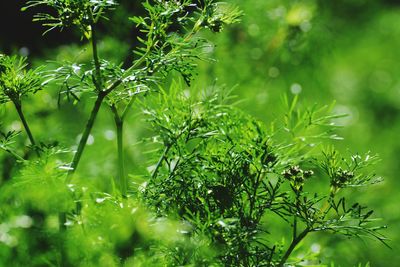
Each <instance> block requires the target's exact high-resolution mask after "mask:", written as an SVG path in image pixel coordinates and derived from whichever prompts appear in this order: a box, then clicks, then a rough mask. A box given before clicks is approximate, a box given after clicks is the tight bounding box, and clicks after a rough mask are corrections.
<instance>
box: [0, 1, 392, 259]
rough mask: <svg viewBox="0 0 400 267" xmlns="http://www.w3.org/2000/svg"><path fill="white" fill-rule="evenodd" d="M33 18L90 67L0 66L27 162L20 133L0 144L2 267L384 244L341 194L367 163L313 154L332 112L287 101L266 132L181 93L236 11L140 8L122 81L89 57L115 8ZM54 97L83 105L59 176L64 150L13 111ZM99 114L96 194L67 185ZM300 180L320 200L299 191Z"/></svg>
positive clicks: (330, 128)
mask: <svg viewBox="0 0 400 267" xmlns="http://www.w3.org/2000/svg"><path fill="white" fill-rule="evenodd" d="M38 6H45V7H47V8H50V10H51V11H49V13H43V14H42V13H40V14H38V15H37V16H36V17H35V18H34V20H35V21H39V22H42V24H43V25H44V26H46V27H48V30H47V31H50V30H54V29H61V30H62V29H64V28H69V27H73V28H76V29H77V30H78V32H79V33H80V36H81V39H82V40H85V41H87V42H88V43H89V44H90V46H91V56H92V60H91V61H90V62H57V64H59V67H58V68H56V69H54V70H48V69H46V70H45V68H44V67H43V68H38V69H30V68H28V65H27V63H26V62H27V59H26V58H23V57H22V58H18V57H15V56H7V55H1V56H0V103H1V104H5V103H7V102H11V103H12V104H13V106H14V108H15V109H16V111H17V114H18V116H19V118H20V120H21V122H22V124H23V126H24V129H25V132H26V134H27V136H28V139H29V141H30V145H29V148H30V149H33V150H34V151H35V152H36V155H35V156H32V155H30V153H29V151H28V153H26V154H25V155H20V154H19V150H18V149H17V148H15V147H14V145H15V143H14V141H15V140H17V139H18V137H19V132H15V131H4V132H1V140H0V148H1V149H2V150H3V151H5V152H7V153H8V154H10V155H11V156H12V157H14V158H15V159H16V161H17V162H18V163H19V165H18V167H19V169H18V171H17V172H16V173H15V174H14V176H13V177H12V180H11V181H9V182H8V183H6V184H5V185H3V186H2V187H1V188H0V190H1V194H0V196H1V197H0V201H1V203H2V205H4V206H5V208H4V209H2V210H1V211H0V263H1V264H2V265H7V266H21V265H31V266H44V265H45V266H186V265H187V266H279V267H280V266H292V265H296V264H300V262H296V260H295V259H294V257H292V256H293V254H294V250H295V249H296V248H298V247H299V246H300V247H301V244H302V242H303V240H304V239H305V238H306V237H307V236H309V235H310V234H312V233H315V232H333V233H337V234H344V235H346V236H350V237H362V236H368V237H373V238H375V239H378V240H379V241H381V242H383V243H384V244H386V242H385V237H384V236H383V235H382V234H381V233H380V230H381V229H382V228H383V227H382V226H380V225H377V224H375V223H374V220H373V219H371V215H372V211H370V210H368V209H367V208H366V207H364V206H361V205H360V204H358V203H351V200H349V199H348V196H347V195H346V193H345V191H346V190H347V189H348V188H350V187H359V186H366V185H370V184H373V183H375V182H378V181H379V177H377V176H375V174H371V173H370V172H369V170H368V167H369V166H370V165H371V164H373V163H374V162H375V161H376V156H373V155H370V154H367V155H358V154H356V155H352V156H350V157H349V158H348V159H346V158H343V157H341V156H340V155H339V153H338V152H337V151H336V150H335V149H334V148H325V149H321V147H322V143H323V142H325V141H326V140H328V139H339V137H338V136H337V135H335V132H334V130H335V128H336V126H335V125H334V124H333V121H334V120H335V119H336V118H338V117H340V116H339V115H332V114H331V110H332V109H331V108H332V107H330V106H329V107H328V106H324V107H321V108H318V107H317V106H312V107H311V108H306V109H301V108H299V107H298V103H297V100H298V99H297V97H295V98H294V99H293V100H292V101H289V100H288V99H287V98H285V99H284V104H285V106H286V112H285V113H284V116H283V117H282V118H278V119H277V120H276V121H275V122H274V123H271V125H270V126H267V125H264V124H263V123H261V122H259V121H257V120H256V119H255V118H253V117H251V116H249V115H247V114H245V113H244V112H243V111H241V110H240V109H239V108H237V107H236V106H235V105H234V103H233V100H234V98H233V97H232V96H231V95H230V94H229V93H228V92H226V91H225V90H222V89H218V88H216V87H213V88H211V89H207V90H198V91H196V90H194V89H186V87H189V86H190V85H191V83H192V80H193V78H194V76H195V70H196V62H197V61H198V60H209V59H208V55H207V53H206V51H207V47H208V46H210V44H209V43H208V42H207V40H205V39H203V38H201V35H200V32H201V31H202V30H204V29H209V30H211V31H212V32H216V33H218V32H220V31H221V30H222V29H223V27H224V25H227V24H232V23H236V22H238V20H239V18H240V16H241V15H242V14H241V12H240V11H239V9H237V8H236V7H234V6H232V5H230V4H228V3H223V2H216V1H214V0H204V1H198V0H180V1H164V0H160V1H150V0H148V1H143V11H144V13H145V15H143V16H139V15H138V16H133V17H131V18H130V21H131V22H132V23H134V25H135V26H136V27H137V28H138V29H139V30H140V31H139V32H140V34H139V36H137V40H138V43H139V44H138V46H137V47H136V48H135V49H134V50H133V51H132V53H134V55H135V56H134V59H133V61H132V62H131V64H130V65H129V66H128V67H124V68H123V67H122V66H123V64H122V63H120V62H113V61H111V60H110V61H108V60H107V59H105V58H103V57H102V56H101V54H100V53H99V49H98V42H99V37H98V33H99V32H98V29H99V23H100V21H101V20H102V19H106V18H107V14H108V13H109V12H112V10H113V9H115V8H117V7H118V4H117V3H116V2H115V1H112V0H100V1H94V0H84V1H72V0H32V1H28V2H27V5H26V7H25V8H24V9H27V8H36V7H38ZM47 31H46V32H47ZM177 74H179V77H180V78H179V77H178V78H177V77H175V75H177ZM170 78H172V80H173V82H170V83H168V82H167V81H168V80H169V79H170ZM181 80H182V81H181ZM54 85H57V86H60V87H61V88H62V89H61V90H60V95H59V101H61V100H63V99H64V98H66V99H67V100H71V101H75V102H80V101H81V99H83V98H82V96H83V95H84V94H88V95H90V96H94V98H95V102H94V104H93V108H92V110H91V112H90V114H89V118H88V120H87V123H86V126H85V128H84V129H83V131H82V135H81V137H80V140H79V143H78V146H77V150H76V151H74V156H73V159H72V161H71V162H70V163H67V164H66V163H65V162H64V161H65V158H66V156H65V154H68V153H69V150H68V149H64V148H63V147H62V146H61V145H59V144H58V143H50V144H46V143H44V142H39V143H38V142H37V141H36V139H35V138H34V135H33V133H32V131H31V130H30V128H29V126H28V123H27V120H26V118H25V115H24V112H23V110H22V100H23V98H24V97H28V96H31V95H33V94H35V93H36V92H38V91H39V90H41V89H43V88H44V87H46V86H49V87H50V86H54ZM183 88H185V90H183ZM135 102H137V103H135ZM103 105H104V106H107V108H108V110H109V112H110V114H112V116H113V118H114V123H115V128H116V133H117V134H116V137H117V138H116V139H117V155H118V161H117V164H116V165H117V171H116V175H115V176H116V177H117V179H116V181H115V184H116V190H109V191H107V192H105V191H101V190H99V189H98V188H96V186H95V185H94V184H92V183H91V182H90V181H88V180H85V179H74V180H73V179H72V178H73V175H74V173H75V172H76V170H77V168H78V166H79V165H80V160H81V157H82V155H83V153H84V151H85V147H86V144H87V142H88V138H89V136H90V133H91V132H92V129H93V126H94V123H95V121H96V118H97V115H98V113H99V110H100V109H101V108H102V106H103ZM133 107H136V108H137V110H138V109H139V108H140V110H142V115H143V118H144V122H143V123H146V125H147V126H149V130H150V132H151V134H149V135H148V136H146V137H145V138H144V142H143V143H144V145H143V147H142V148H147V149H148V153H143V157H146V158H147V160H148V161H149V165H150V166H149V167H148V168H147V169H148V173H147V174H146V175H144V176H143V175H139V173H137V174H136V173H134V174H132V175H131V176H128V175H127V174H126V172H125V167H124V164H125V161H124V148H125V147H126V145H125V144H124V124H125V121H126V118H127V116H129V112H130V110H132V109H133ZM145 167H147V166H144V168H145ZM110 176H112V174H110ZM128 177H129V178H128ZM312 180H317V183H318V184H319V186H322V187H321V188H325V189H320V187H316V188H317V189H318V190H316V189H315V188H313V187H312V186H310V185H309V184H310V183H311V181H312ZM314 191H315V192H314ZM349 203H351V204H349ZM280 221H282V222H285V223H286V225H287V229H286V232H287V231H289V232H290V233H291V238H290V241H289V244H286V243H285V242H284V241H279V240H274V239H273V238H271V237H270V236H269V235H270V233H272V232H274V225H275V226H276V224H277V222H280ZM302 260H309V259H302Z"/></svg>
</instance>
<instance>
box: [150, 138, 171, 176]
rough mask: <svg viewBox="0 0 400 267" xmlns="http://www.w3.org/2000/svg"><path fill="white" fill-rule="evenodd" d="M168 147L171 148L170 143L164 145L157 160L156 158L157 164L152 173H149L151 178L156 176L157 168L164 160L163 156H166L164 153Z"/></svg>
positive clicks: (166, 152)
mask: <svg viewBox="0 0 400 267" xmlns="http://www.w3.org/2000/svg"><path fill="white" fill-rule="evenodd" d="M170 149H171V145H167V146H165V148H164V152H163V153H162V155H161V157H160V158H159V160H158V162H157V165H156V167H155V169H154V171H153V173H152V175H151V177H152V178H154V177H156V176H157V173H158V169H159V168H160V167H161V164H162V162H163V161H164V159H165V157H166V155H167V154H168V151H169V150H170Z"/></svg>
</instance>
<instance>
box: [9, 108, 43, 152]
mask: <svg viewBox="0 0 400 267" xmlns="http://www.w3.org/2000/svg"><path fill="white" fill-rule="evenodd" d="M13 103H14V106H15V109H16V110H17V112H18V116H19V118H20V119H21V122H22V124H23V125H24V128H25V131H26V134H27V135H28V138H29V141H30V142H31V145H32V146H33V148H34V149H35V151H36V154H37V155H38V156H40V154H39V151H38V150H37V147H36V142H35V139H34V138H33V135H32V132H31V129H30V128H29V125H28V122H27V121H26V119H25V116H24V113H23V112H22V105H21V103H20V102H18V101H13Z"/></svg>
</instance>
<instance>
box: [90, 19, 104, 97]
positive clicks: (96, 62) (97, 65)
mask: <svg viewBox="0 0 400 267" xmlns="http://www.w3.org/2000/svg"><path fill="white" fill-rule="evenodd" d="M91 28H92V33H91V34H92V39H91V40H92V53H93V61H94V67H95V70H96V78H95V83H94V84H95V86H96V89H97V90H98V91H99V92H100V91H101V89H102V78H101V69H100V60H99V54H98V51H97V34H96V31H95V29H94V28H95V25H91Z"/></svg>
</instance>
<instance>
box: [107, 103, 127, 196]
mask: <svg viewBox="0 0 400 267" xmlns="http://www.w3.org/2000/svg"><path fill="white" fill-rule="evenodd" d="M110 108H111V111H112V112H113V114H114V122H115V126H116V128H117V148H118V179H117V181H118V186H119V190H120V192H121V194H122V196H123V197H126V195H127V188H128V181H127V179H126V176H125V164H124V151H123V149H124V147H123V130H124V128H123V127H124V120H123V118H122V116H120V115H119V113H118V110H117V107H116V106H115V105H114V104H113V105H110Z"/></svg>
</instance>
